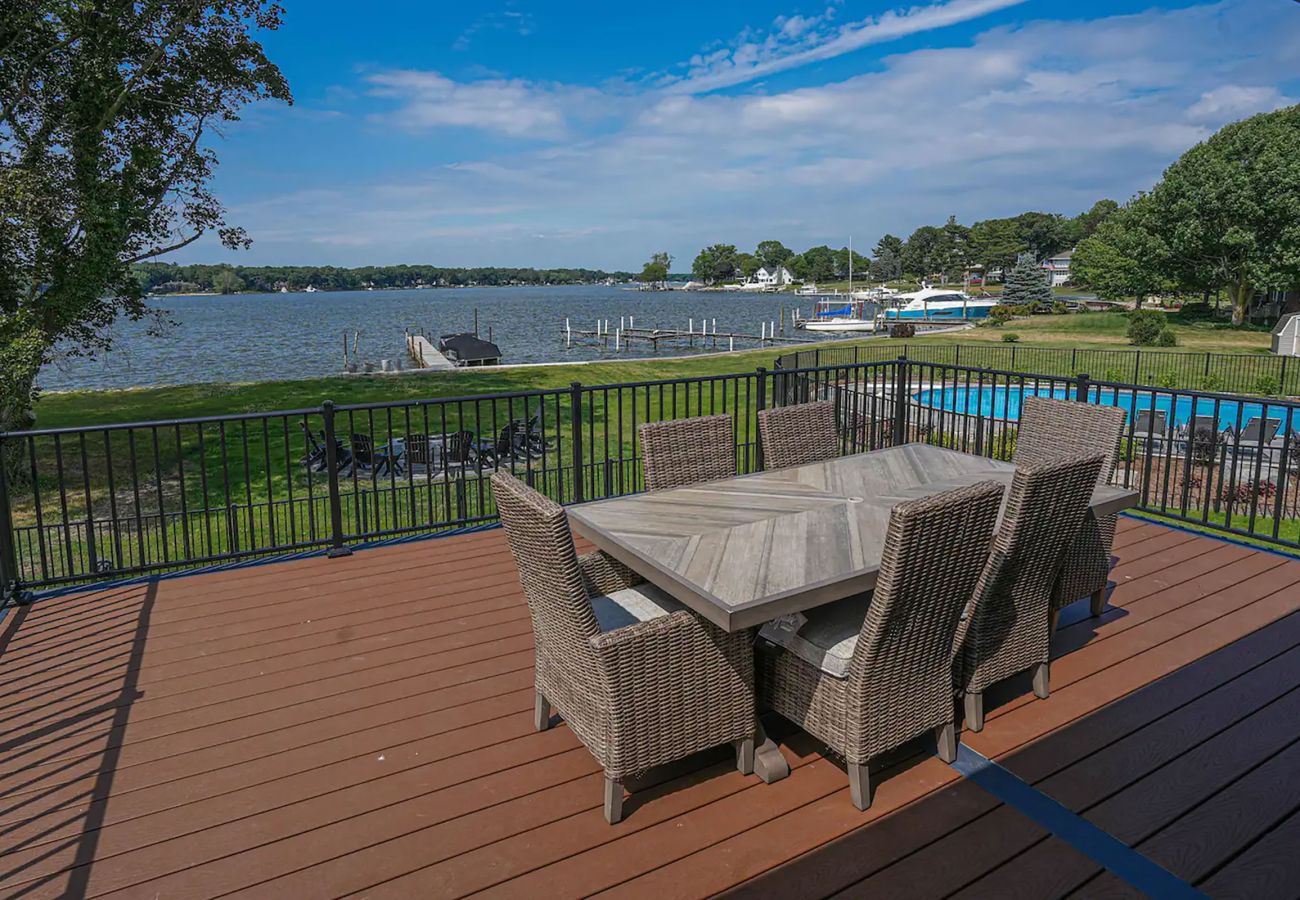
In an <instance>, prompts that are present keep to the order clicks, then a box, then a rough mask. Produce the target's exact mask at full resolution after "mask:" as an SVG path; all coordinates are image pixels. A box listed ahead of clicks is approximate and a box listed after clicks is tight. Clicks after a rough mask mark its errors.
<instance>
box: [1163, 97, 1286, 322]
mask: <svg viewBox="0 0 1300 900" xmlns="http://www.w3.org/2000/svg"><path fill="white" fill-rule="evenodd" d="M1150 206H1151V216H1150V220H1151V228H1152V231H1153V232H1154V233H1155V234H1156V235H1157V236H1158V237H1159V238H1160V240H1161V241H1163V242H1164V244H1165V245H1166V246H1167V248H1168V254H1167V255H1166V256H1165V258H1164V262H1165V271H1164V274H1165V275H1166V276H1168V277H1170V278H1171V279H1172V280H1174V281H1175V282H1176V283H1178V284H1179V285H1180V286H1182V287H1184V288H1190V289H1196V290H1203V289H1207V288H1211V287H1212V286H1219V285H1223V286H1226V287H1227V289H1228V294H1229V296H1230V297H1231V298H1232V321H1233V324H1236V325H1240V324H1241V323H1242V322H1243V321H1245V317H1246V312H1247V309H1248V308H1249V306H1250V302H1251V300H1252V299H1253V298H1254V296H1255V292H1256V291H1257V290H1259V289H1262V288H1288V287H1292V286H1294V285H1295V284H1297V283H1300V106H1291V107H1288V108H1286V109H1280V110H1278V111H1276V112H1272V113H1263V114H1261V115H1257V116H1252V117H1251V118H1249V119H1245V120H1243V121H1241V122H1235V123H1233V124H1231V125H1227V126H1225V127H1224V128H1222V129H1221V130H1220V131H1219V132H1218V133H1216V134H1215V135H1213V136H1212V137H1211V138H1209V140H1207V141H1205V142H1204V143H1201V144H1197V145H1196V146H1195V147H1193V148H1192V149H1190V150H1188V151H1187V152H1186V153H1184V154H1183V155H1182V157H1180V158H1179V159H1178V160H1177V161H1176V162H1175V163H1174V164H1173V165H1171V166H1170V167H1169V168H1168V169H1166V170H1165V173H1164V177H1163V178H1162V179H1161V181H1160V183H1159V184H1157V185H1156V186H1155V188H1153V189H1152V191H1151V196H1150Z"/></svg>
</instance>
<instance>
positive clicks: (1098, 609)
mask: <svg viewBox="0 0 1300 900" xmlns="http://www.w3.org/2000/svg"><path fill="white" fill-rule="evenodd" d="M1088 608H1089V610H1090V611H1091V612H1092V616H1093V618H1094V619H1095V618H1096V617H1097V616H1099V615H1101V614H1102V613H1104V612H1105V611H1106V589H1105V588H1102V589H1101V590H1099V591H1093V593H1092V597H1091V598H1090V601H1089V603H1088Z"/></svg>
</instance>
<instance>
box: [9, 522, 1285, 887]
mask: <svg viewBox="0 0 1300 900" xmlns="http://www.w3.org/2000/svg"><path fill="white" fill-rule="evenodd" d="M1116 552H1117V555H1118V556H1119V557H1120V564H1119V566H1118V568H1117V569H1116V571H1115V573H1114V578H1115V581H1116V582H1117V583H1118V585H1117V588H1116V590H1115V593H1114V596H1113V597H1112V600H1111V602H1112V605H1113V606H1115V607H1117V608H1116V609H1112V610H1111V611H1109V612H1108V613H1107V614H1106V616H1104V617H1103V618H1101V619H1100V620H1090V619H1086V618H1079V617H1078V616H1077V615H1076V616H1074V617H1073V619H1067V621H1073V624H1070V625H1068V627H1065V628H1064V630H1063V631H1062V632H1061V633H1060V634H1059V635H1058V637H1057V639H1056V642H1055V645H1054V646H1055V653H1056V655H1057V656H1058V659H1057V661H1056V662H1055V663H1054V664H1053V668H1052V687H1053V691H1052V697H1051V698H1050V699H1049V700H1047V701H1032V700H1029V699H1026V698H1025V697H1023V696H1018V697H1014V698H1013V699H1010V700H1009V701H1008V702H1005V703H1003V704H1002V705H1000V706H997V707H996V708H993V709H991V710H990V712H989V722H988V727H987V728H986V730H985V731H984V732H983V733H982V734H979V735H970V736H964V740H966V741H967V742H968V743H969V744H970V746H972V747H973V748H975V749H977V750H979V751H980V752H982V753H984V754H985V755H987V756H990V757H993V758H996V759H997V760H999V761H1000V762H1002V763H1003V764H1004V765H1005V766H1007V767H1008V768H1009V769H1011V770H1012V771H1013V772H1015V773H1016V774H1018V775H1020V776H1021V777H1022V778H1024V779H1025V780H1027V781H1030V782H1032V783H1034V784H1035V785H1036V786H1037V787H1039V789H1041V790H1043V791H1045V792H1047V793H1048V794H1050V795H1052V796H1054V797H1056V798H1057V799H1058V800H1060V801H1061V802H1062V803H1064V804H1065V805H1067V806H1069V807H1071V808H1073V809H1076V810H1080V811H1083V813H1084V814H1085V815H1086V816H1088V817H1089V818H1091V819H1092V820H1093V821H1095V822H1096V823H1097V824H1099V825H1102V826H1103V827H1105V828H1107V829H1108V830H1110V831H1111V832H1112V833H1113V834H1115V835H1116V836H1117V837H1119V838H1120V839H1122V840H1125V841H1127V842H1130V843H1134V842H1136V844H1137V847H1138V849H1139V850H1141V851H1142V852H1144V853H1147V854H1148V855H1150V856H1151V857H1152V858H1154V859H1156V860H1157V861H1160V862H1161V863H1162V864H1163V865H1165V866H1166V867H1167V868H1169V869H1171V870H1172V871H1174V872H1175V873H1176V874H1178V875H1180V876H1182V877H1184V878H1188V879H1190V880H1193V881H1197V882H1199V883H1200V884H1201V887H1202V888H1203V889H1205V890H1207V891H1208V892H1209V893H1211V894H1215V895H1222V896H1231V895H1234V894H1235V895H1242V896H1255V897H1259V896H1292V895H1294V894H1296V893H1297V891H1300V871H1298V870H1297V861H1296V855H1295V854H1294V852H1290V851H1293V848H1294V847H1295V846H1296V845H1297V841H1298V840H1300V818H1297V808H1298V807H1300V794H1298V792H1300V764H1298V761H1297V756H1298V755H1300V753H1298V751H1297V745H1296V743H1295V742H1296V740H1297V738H1298V737H1300V725H1297V723H1300V662H1298V660H1300V614H1295V615H1293V613H1296V611H1297V610H1300V562H1296V561H1289V560H1286V559H1284V558H1282V557H1279V556H1275V555H1271V554H1267V553H1261V552H1256V551H1252V550H1250V549H1247V548H1243V547H1239V546H1234V545H1229V544H1224V543H1220V542H1218V541H1215V540H1213V539H1210V538H1204V537H1197V536H1193V535H1190V534H1186V533H1182V532H1177V531H1172V530H1169V529H1165V528H1161V527H1159V526H1155V525H1150V524H1143V523H1140V522H1137V521H1133V520H1123V522H1122V530H1121V534H1120V537H1119V540H1118V542H1117V551H1116ZM1070 612H1073V610H1071V611H1067V614H1068V613H1070ZM530 665H531V633H530V628H529V623H528V617H527V612H526V609H525V607H524V605H523V601H522V598H521V596H520V592H519V589H518V583H517V581H516V580H515V574H514V570H513V567H512V565H511V563H510V559H509V555H508V554H507V552H506V550H505V544H504V541H503V538H502V536H501V534H500V533H499V532H488V533H483V534H479V535H472V536H466V537H460V538H449V539H443V540H437V541H429V542H422V543H415V544H407V545H404V546H400V547H392V548H385V549H379V550H370V551H366V552H363V553H358V554H356V555H354V556H353V557H351V558H348V559H344V560H326V559H319V558H316V559H309V560H300V561H295V562H286V563H277V564H273V565H267V566H261V567H255V568H248V569H241V570H232V571H226V572H221V573H214V574H208V575H202V576H195V577H189V578H181V579H172V580H165V581H160V582H156V583H153V584H149V585H141V586H136V587H130V588H120V589H115V590H108V591H101V592H97V593H87V594H80V595H75V596H68V597H63V598H58V599H52V600H46V601H41V602H39V603H38V604H36V605H35V606H32V607H29V608H27V609H24V610H20V611H17V612H11V613H10V614H9V616H8V617H7V618H6V619H5V620H4V621H3V622H0V677H2V678H3V684H4V689H3V690H4V692H5V696H4V698H3V699H0V722H3V727H2V728H0V849H2V850H3V853H2V855H0V894H3V895H4V896H21V897H43V896H60V895H63V896H67V895H72V896H79V895H89V896H100V895H104V894H112V893H114V892H117V893H118V894H119V895H120V896H131V897H137V896H139V897H146V896H147V897H153V896H162V897H208V896H217V895H222V894H226V893H231V892H240V893H242V894H246V895H253V896H268V897H275V898H277V900H283V898H286V897H294V898H297V897H317V896H336V895H344V894H348V893H354V892H355V893H360V894H364V895H367V896H376V897H378V896H448V895H460V894H466V893H470V892H474V891H487V892H489V893H498V894H509V895H515V896H565V895H579V894H588V893H593V892H599V891H602V890H611V891H612V892H613V893H622V894H629V895H649V894H653V895H654V896H656V898H666V897H675V896H698V895H703V894H708V893H712V892H716V891H720V890H725V889H727V888H732V887H736V888H737V889H738V890H740V891H742V892H751V893H755V894H762V895H769V896H770V895H773V894H774V893H776V892H777V891H781V892H785V893H788V894H789V895H792V896H793V895H821V894H825V893H829V892H833V891H836V890H841V889H848V890H849V892H850V893H871V894H872V895H874V896H904V895H912V896H942V895H945V894H947V893H951V892H955V891H959V890H962V891H964V892H965V893H966V894H968V895H976V894H978V895H984V896H995V895H996V896H1003V897H1005V896H1021V895H1028V896H1043V895H1048V894H1051V893H1068V892H1069V891H1073V890H1080V889H1082V891H1083V893H1086V894H1087V895H1088V896H1093V895H1096V894H1100V893H1102V892H1103V891H1114V892H1116V893H1123V892H1124V888H1125V886H1124V885H1123V883H1122V882H1117V881H1116V880H1114V879H1113V878H1111V877H1110V876H1108V875H1106V874H1105V873H1100V874H1098V870H1097V869H1096V868H1095V867H1094V866H1093V865H1092V863H1091V862H1090V861H1089V860H1088V859H1087V857H1084V856H1082V855H1081V854H1080V853H1078V852H1077V851H1075V850H1073V849H1072V848H1070V847H1068V846H1067V845H1064V844H1062V843H1061V842H1059V841H1058V840H1056V839H1055V838H1052V837H1050V836H1049V835H1047V834H1046V833H1045V832H1043V831H1042V830H1041V829H1039V828H1038V827H1037V826H1035V825H1034V824H1033V823H1032V822H1030V821H1029V820H1028V819H1026V818H1024V817H1023V816H1021V815H1020V814H1019V813H1016V812H1013V811H1011V810H1009V809H1007V808H1005V807H1002V806H1000V805H999V804H998V802H997V801H996V800H995V799H993V798H992V796H991V795H989V794H987V793H985V792H984V791H983V790H982V789H980V788H978V787H976V786H975V785H974V784H972V783H970V782H965V781H962V780H961V779H960V778H959V777H958V776H957V775H956V773H955V772H954V771H953V770H952V769H951V768H949V767H948V766H946V765H944V764H942V763H940V762H939V761H938V760H937V759H934V758H932V757H928V756H925V755H917V756H913V757H910V758H906V759H903V760H901V761H900V763H899V764H898V765H896V766H895V767H894V770H893V771H892V772H890V773H888V774H887V775H886V777H884V778H883V779H881V780H880V782H879V789H878V791H877V794H876V800H875V805H874V806H873V808H872V809H871V810H870V811H869V812H867V813H860V812H858V811H857V810H855V809H854V808H853V807H852V805H851V804H850V803H849V800H848V791H847V784H846V779H845V776H844V772H843V770H842V769H841V768H839V767H838V766H837V765H835V764H834V763H833V762H831V761H828V760H825V759H823V758H822V757H821V756H820V755H819V754H818V752H817V747H816V745H815V744H814V743H813V742H812V741H810V740H808V739H807V738H804V737H801V736H800V735H798V734H794V735H789V736H788V737H787V738H786V740H785V743H784V749H785V751H786V754H787V756H788V758H789V759H790V762H791V765H792V767H793V772H792V774H791V777H790V778H788V779H786V780H785V781H782V782H779V783H777V784H773V785H764V784H762V783H761V782H759V781H758V780H757V779H755V778H753V777H744V776H741V775H739V774H738V773H736V772H735V771H734V770H733V769H732V767H731V765H730V762H729V761H728V760H725V759H723V758H722V757H721V756H719V757H718V758H716V759H713V760H702V761H699V763H698V764H697V765H695V766H693V767H687V768H686V769H685V770H684V771H682V772H678V773H668V775H667V776H661V783H659V784H658V785H657V786H653V787H649V788H647V789H645V790H642V791H640V792H638V793H636V794H634V795H633V796H632V797H631V798H629V800H628V802H627V804H626V807H625V808H626V811H627V818H626V820H625V821H624V822H623V823H621V824H620V825H618V826H615V827H612V828H611V827H610V826H607V825H606V824H605V822H604V820H603V818H602V817H601V813H600V801H601V791H600V784H601V779H600V775H599V772H598V771H597V769H596V767H595V764H594V762H593V761H592V759H591V757H590V756H589V755H588V754H587V753H586V751H585V750H583V749H582V748H581V747H580V746H579V745H578V744H577V742H576V741H575V740H574V739H573V737H572V736H571V735H570V733H569V732H568V731H567V730H566V729H564V728H556V729H552V730H551V731H548V732H545V733H542V734H537V733H534V732H533V731H532V728H531V712H532V691H531V684H532V681H531V669H530ZM1163 676H1171V677H1168V678H1163ZM1162 678H1163V680H1160V681H1159V683H1158V684H1152V683H1153V682H1156V681H1157V680H1158V679H1162ZM1148 686H1149V687H1148ZM1012 687H1014V686H1012ZM1004 693H1006V694H1007V695H1008V696H1011V694H1012V693H1014V692H1013V691H1012V692H1004ZM990 700H991V701H992V703H996V702H997V701H996V699H995V698H993V697H991V698H990ZM1117 701H1118V702H1117ZM1045 735H1050V736H1048V737H1046V738H1044V736H1045ZM673 774H675V775H676V777H670V776H671V775H673ZM664 777H667V780H662V778H664ZM936 861H937V862H936ZM1090 879H1091V880H1090ZM891 885H892V886H894V887H897V888H898V889H897V890H895V889H893V888H892V887H891ZM873 889H879V893H876V892H875V890H873ZM1130 892H1131V890H1130Z"/></svg>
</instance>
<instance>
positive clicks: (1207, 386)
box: [1200, 375, 1223, 391]
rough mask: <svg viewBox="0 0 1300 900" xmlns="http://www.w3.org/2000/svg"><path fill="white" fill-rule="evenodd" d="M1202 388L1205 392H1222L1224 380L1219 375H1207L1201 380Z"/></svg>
mask: <svg viewBox="0 0 1300 900" xmlns="http://www.w3.org/2000/svg"><path fill="white" fill-rule="evenodd" d="M1200 388H1201V390H1203V391H1222V390H1223V379H1222V378H1220V377H1219V376H1218V375H1206V376H1205V377H1204V378H1202V379H1201V384H1200Z"/></svg>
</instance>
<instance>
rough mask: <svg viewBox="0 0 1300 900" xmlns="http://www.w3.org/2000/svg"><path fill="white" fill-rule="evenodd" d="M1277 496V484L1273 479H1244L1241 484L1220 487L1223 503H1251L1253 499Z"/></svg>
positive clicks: (1268, 498) (1220, 499) (1220, 496)
mask: <svg viewBox="0 0 1300 900" xmlns="http://www.w3.org/2000/svg"><path fill="white" fill-rule="evenodd" d="M1275 496H1277V485H1275V484H1273V482H1271V481H1265V480H1264V479H1260V480H1259V481H1243V482H1242V483H1241V484H1237V485H1232V484H1225V485H1223V486H1222V487H1220V488H1219V502H1220V503H1223V504H1228V503H1233V504H1238V503H1239V504H1245V505H1249V504H1250V503H1251V501H1252V500H1256V499H1258V500H1271V499H1273V498H1274V497H1275Z"/></svg>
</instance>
